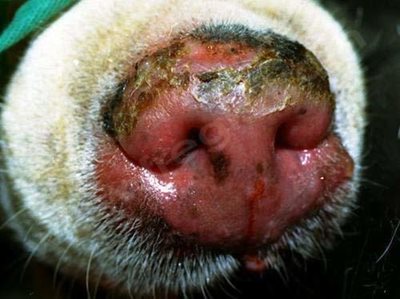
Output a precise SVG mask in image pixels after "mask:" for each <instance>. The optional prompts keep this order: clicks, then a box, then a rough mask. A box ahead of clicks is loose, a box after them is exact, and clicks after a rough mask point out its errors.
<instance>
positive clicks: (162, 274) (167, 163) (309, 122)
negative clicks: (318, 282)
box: [1, 0, 364, 298]
mask: <svg viewBox="0 0 400 299" xmlns="http://www.w3.org/2000/svg"><path fill="white" fill-rule="evenodd" d="M363 113H364V90H363V80H362V74H361V71H360V67H359V63H358V58H357V55H356V54H355V52H354V50H353V48H352V46H351V44H350V43H349V41H348V39H347V37H346V35H345V33H344V31H343V29H342V28H341V26H340V25H339V24H338V23H337V22H336V21H335V20H334V19H333V18H332V17H331V16H330V15H329V14H328V13H327V12H326V11H325V10H323V9H322V8H321V7H319V6H318V5H317V4H316V3H314V2H313V1H310V0H288V1H285V4H284V5H282V1H280V0H271V1H261V0H248V1H246V0H235V1H223V0H221V1H188V0H177V1H172V0H171V1H166V0H163V1H162V0H151V1H146V2H145V3H144V2H140V1H135V0H112V1H100V0H82V1H79V2H78V3H77V4H76V5H75V6H73V7H72V8H71V9H70V10H69V11H68V12H67V13H65V14H64V15H63V16H61V17H60V18H59V19H58V20H56V21H55V22H54V23H53V24H52V25H51V26H49V28H47V29H46V30H44V32H43V33H42V34H41V35H40V36H39V37H38V38H37V39H36V40H35V41H34V42H33V43H32V45H31V47H30V48H29V49H28V51H27V53H26V55H25V57H24V59H23V60H22V62H21V65H20V67H19V69H18V70H17V72H16V73H15V75H14V76H13V78H12V80H11V83H10V85H9V88H8V91H7V93H6V101H5V103H4V108H3V112H2V120H1V121H2V130H3V136H2V138H3V143H4V147H3V152H4V156H5V167H6V171H7V176H8V179H9V181H10V186H9V191H10V192H9V196H8V197H4V198H3V199H2V202H3V208H4V210H5V211H6V213H7V214H8V215H9V216H10V217H12V216H13V215H15V214H17V213H18V216H17V217H15V219H14V220H13V221H11V222H10V225H11V227H12V228H13V229H14V231H15V232H16V235H17V236H19V238H21V239H23V240H24V245H25V247H26V249H27V250H28V251H32V252H34V254H35V256H37V258H39V259H40V260H43V261H45V262H46V263H49V264H51V265H54V266H56V265H57V267H59V268H60V270H61V271H63V272H65V273H68V274H72V275H75V276H81V277H86V278H87V279H88V280H92V281H99V282H100V283H101V284H102V285H103V286H104V287H106V288H109V289H111V290H114V291H117V292H119V293H127V294H128V293H130V294H133V296H134V297H135V298H136V297H144V296H152V295H153V294H157V295H159V296H164V295H165V294H167V295H168V294H180V293H184V294H186V293H188V292H192V291H199V290H203V289H205V288H207V287H208V286H212V285H215V284H218V283H223V282H224V281H228V280H229V278H230V277H231V276H232V275H234V273H235V272H236V271H237V270H238V269H239V268H240V267H244V268H247V270H248V271H268V270H269V269H272V268H274V269H278V268H279V267H281V266H282V265H283V263H284V262H285V261H284V259H282V253H284V252H287V251H294V252H297V253H298V254H300V255H302V256H304V257H310V256H314V255H315V254H317V252H318V250H320V248H321V247H330V246H331V244H332V241H333V240H334V237H335V236H336V235H337V234H338V233H340V226H341V225H342V224H343V223H344V221H345V220H346V219H347V217H348V215H349V214H350V213H351V211H352V209H353V207H354V205H355V201H356V193H357V187H358V183H359V179H360V153H361V150H362V149H361V144H362V137H363V128H364V115H363Z"/></svg>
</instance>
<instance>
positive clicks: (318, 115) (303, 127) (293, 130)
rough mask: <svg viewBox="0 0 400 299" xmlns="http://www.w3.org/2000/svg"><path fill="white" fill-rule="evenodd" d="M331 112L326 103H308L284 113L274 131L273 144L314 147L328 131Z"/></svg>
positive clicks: (289, 147) (288, 147)
mask: <svg viewBox="0 0 400 299" xmlns="http://www.w3.org/2000/svg"><path fill="white" fill-rule="evenodd" d="M332 112H333V110H332V108H330V107H329V106H327V105H326V106H323V105H322V107H321V105H320V106H318V107H313V106H312V105H310V107H299V108H296V109H292V110H291V111H288V112H287V113H284V115H283V120H282V123H281V125H280V127H279V128H278V130H277V133H276V140H275V146H276V147H277V148H286V149H312V148H315V147H316V146H318V145H319V144H320V143H321V142H322V141H323V140H324V139H325V138H326V136H327V135H328V133H329V130H330V123H331V120H332Z"/></svg>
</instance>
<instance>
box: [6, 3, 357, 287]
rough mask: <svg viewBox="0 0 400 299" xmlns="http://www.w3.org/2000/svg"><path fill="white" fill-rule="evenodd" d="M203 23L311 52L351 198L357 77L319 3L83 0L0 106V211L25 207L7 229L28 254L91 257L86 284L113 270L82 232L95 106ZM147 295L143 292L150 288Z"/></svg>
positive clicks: (35, 52) (36, 52)
mask: <svg viewBox="0 0 400 299" xmlns="http://www.w3.org/2000/svg"><path fill="white" fill-rule="evenodd" d="M210 22H211V23H220V22H224V23H240V24H244V25H246V26H248V27H250V28H253V29H255V30H262V31H265V30H267V29H270V30H273V31H275V32H276V33H279V34H282V35H284V36H287V37H288V38H290V39H292V40H296V41H298V42H300V43H301V44H303V45H304V46H305V47H306V48H308V49H309V50H310V51H312V52H313V53H314V54H315V55H316V56H317V58H318V59H319V60H320V61H321V63H322V64H323V66H324V67H325V68H326V70H327V71H328V74H329V77H330V82H331V88H332V90H333V92H334V93H335V95H336V101H337V102H336V103H337V106H336V114H335V118H336V131H337V133H338V134H339V136H340V137H341V139H342V141H343V143H344V146H345V147H346V148H347V149H348V151H349V153H350V155H351V156H352V157H353V159H354V161H355V164H356V175H355V179H354V181H353V183H352V184H353V185H352V186H350V187H349V189H352V190H348V192H349V193H350V194H351V195H350V196H351V197H354V192H355V191H354V190H355V186H356V185H357V183H358V176H359V169H360V153H361V145H362V132H363V127H364V115H363V111H364V89H363V80H362V74H361V70H360V67H359V62H358V58H357V56H356V54H355V52H354V50H353V48H352V46H351V44H350V42H349V41H348V39H347V37H346V35H345V33H344V32H343V29H342V28H341V26H340V25H339V24H338V23H337V22H336V21H335V20H334V19H333V18H332V17H331V16H330V15H329V14H328V13H327V12H326V11H324V10H323V9H321V8H320V7H319V6H318V5H317V4H315V3H314V2H312V1H309V0H285V1H282V0H268V1H266V0H219V1H217V0H215V1H210V0H208V1H191V0H168V1H167V0H147V1H141V0H108V1H104V0H82V1H80V2H79V3H78V4H77V5H75V7H73V8H72V9H71V10H70V11H69V12H67V13H65V14H64V15H63V16H62V17H61V18H60V19H59V20H57V21H56V22H55V23H54V24H52V25H51V26H50V27H49V28H48V29H47V30H45V31H44V33H43V34H41V35H40V36H39V37H38V38H37V39H36V40H35V41H34V42H33V44H32V45H31V47H30V48H29V50H28V52H27V55H26V57H25V58H24V59H23V61H22V63H21V65H20V67H19V69H18V71H17V73H16V74H15V75H14V77H13V79H12V82H11V84H10V86H9V88H8V92H7V95H6V102H5V104H4V108H3V115H2V127H3V131H4V137H3V138H4V141H5V149H4V151H5V154H6V166H7V172H8V175H9V177H10V178H11V180H12V182H13V187H12V189H14V190H15V192H16V195H17V199H15V200H14V201H13V202H12V203H11V204H9V205H5V206H8V213H9V214H10V215H12V213H16V212H18V210H20V209H25V210H24V211H23V212H22V213H21V215H22V216H21V217H16V219H15V221H13V222H12V226H13V228H14V229H15V230H16V231H17V233H18V235H19V236H20V238H21V239H24V240H25V244H26V247H27V248H28V250H30V251H34V253H35V255H37V256H39V257H40V258H41V259H43V260H46V261H49V262H51V263H57V262H58V261H59V259H60V258H61V259H62V261H61V262H62V263H63V265H64V266H63V268H70V269H75V268H76V269H80V271H81V272H85V271H86V266H87V263H88V260H89V259H91V260H92V261H91V263H90V267H91V268H92V269H96V270H93V272H96V271H97V273H93V275H94V276H96V275H101V274H102V273H103V272H104V273H105V275H106V276H108V277H112V276H113V275H114V274H115V273H114V272H113V271H111V270H110V269H109V268H110V267H113V266H112V262H109V257H104V256H103V255H104V254H106V253H107V252H108V251H107V250H105V249H104V248H102V247H104V246H107V244H106V243H105V241H103V240H101V236H100V235H96V236H91V230H92V225H93V222H95V221H96V219H95V214H93V215H92V214H90V213H86V212H85V211H86V210H90V209H92V208H93V206H92V203H88V202H87V201H88V200H89V199H93V197H94V196H93V191H92V190H94V189H95V188H96V186H95V184H94V182H93V180H92V172H93V161H94V159H95V152H94V151H95V148H96V146H98V144H99V142H101V141H99V140H98V139H97V138H96V136H100V135H101V134H102V132H101V124H100V123H101V121H100V113H99V110H100V108H101V105H102V104H103V103H104V101H105V100H106V98H107V96H108V95H109V94H110V93H111V92H112V90H113V89H114V88H115V86H116V85H117V84H118V82H119V81H120V80H121V78H123V77H124V76H125V74H126V72H127V68H128V66H130V65H131V63H132V61H134V59H135V58H136V57H138V55H141V53H143V51H146V49H149V48H154V47H157V45H159V44H160V43H161V44H164V43H166V42H168V40H169V39H171V38H173V37H174V36H175V35H176V34H177V33H178V32H187V31H190V30H192V29H194V28H196V27H197V26H199V25H201V24H204V23H210ZM83 214H84V215H85V216H83ZM100 249H101V250H100ZM223 259H224V263H226V265H223V266H219V268H218V269H219V270H216V271H214V272H215V273H214V272H213V271H211V272H212V273H211V272H210V273H209V275H208V276H207V277H206V278H207V279H206V278H204V279H200V280H199V281H200V282H199V284H202V283H203V282H202V281H204V284H205V283H206V282H207V281H209V280H211V281H212V280H213V279H214V278H216V277H218V275H219V276H221V275H223V276H226V275H229V274H230V272H232V271H233V270H234V269H235V268H236V267H237V265H238V262H237V261H236V260H234V258H232V257H230V256H225V257H223ZM106 261H107V262H106ZM103 262H104V264H105V265H103V264H102V263H103ZM114 267H115V266H114ZM89 272H91V271H89ZM221 273H222V274H221ZM119 280H121V279H119ZM128 284H129V282H128ZM133 284H134V282H133ZM187 285H189V286H190V285H191V284H190V283H187ZM146 287H147V289H146V290H145V291H144V292H149V289H151V288H152V286H146ZM200 287H202V286H200Z"/></svg>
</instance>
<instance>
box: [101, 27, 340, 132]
mask: <svg viewBox="0 0 400 299" xmlns="http://www.w3.org/2000/svg"><path fill="white" fill-rule="evenodd" d="M290 89H295V92H290V91H289V90H290ZM119 91H120V92H117V94H116V96H115V97H114V98H113V99H112V100H110V101H109V102H108V103H106V105H105V107H104V109H103V123H104V124H103V127H104V128H105V129H106V132H107V133H109V134H110V135H113V136H114V137H117V139H118V137H125V136H128V135H129V134H131V133H132V131H133V130H134V129H135V127H136V124H137V122H138V119H140V116H141V115H142V114H144V113H145V112H146V111H148V110H151V109H152V108H154V107H155V106H157V105H162V106H164V107H168V105H169V103H167V102H163V103H160V102H159V100H158V99H159V98H163V99H164V101H171V97H180V98H182V99H183V98H185V97H190V98H191V99H193V100H194V102H195V103H194V104H197V105H198V106H202V105H203V106H206V107H207V108H208V109H210V110H220V111H223V112H232V113H234V114H253V115H254V114H255V112H256V114H258V115H259V116H262V115H263V114H264V115H265V114H271V113H273V112H277V111H282V110H283V109H285V108H287V107H290V106H295V105H297V106H299V107H300V108H299V109H300V110H301V111H302V112H301V113H305V109H304V108H301V103H313V104H314V103H315V104H317V105H318V104H319V103H321V102H322V103H324V105H327V106H330V107H331V109H332V110H333V108H334V97H333V95H332V93H331V91H330V88H329V78H328V75H327V72H326V71H325V69H324V68H323V67H322V65H321V64H320V63H319V61H318V59H317V58H316V57H315V56H314V55H313V54H312V53H311V52H310V51H308V50H307V49H306V48H305V47H304V46H302V45H301V44H299V43H297V42H294V41H290V40H288V39H287V38H285V37H283V36H281V35H278V34H275V33H273V32H270V31H267V32H264V33H262V34H261V33H259V32H255V31H252V30H250V29H247V28H246V27H244V26H241V25H237V26H236V27H235V26H233V27H228V28H227V27H226V26H202V27H200V28H198V29H196V30H195V31H193V32H191V33H190V34H186V35H182V36H179V37H176V38H175V39H172V40H171V42H170V45H169V46H167V47H164V48H162V49H159V50H157V51H155V52H153V53H147V54H146V55H144V56H143V57H142V58H141V59H139V60H138V61H135V62H134V64H133V66H132V68H131V72H130V75H129V76H128V78H127V79H126V80H125V81H124V82H123V84H122V85H121V88H120V89H119ZM171 91H172V92H171ZM166 93H168V95H167V96H164V97H163V95H165V94H166ZM271 95H272V96H271ZM182 105H184V102H183V100H182Z"/></svg>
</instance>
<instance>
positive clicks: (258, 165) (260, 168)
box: [256, 162, 264, 174]
mask: <svg viewBox="0 0 400 299" xmlns="http://www.w3.org/2000/svg"><path fill="white" fill-rule="evenodd" d="M256 171H257V173H258V174H262V173H263V172H264V166H263V165H262V163H261V162H260V163H258V164H257V166H256Z"/></svg>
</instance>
